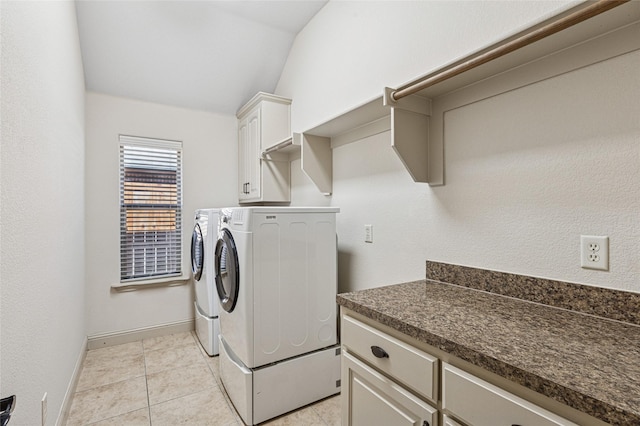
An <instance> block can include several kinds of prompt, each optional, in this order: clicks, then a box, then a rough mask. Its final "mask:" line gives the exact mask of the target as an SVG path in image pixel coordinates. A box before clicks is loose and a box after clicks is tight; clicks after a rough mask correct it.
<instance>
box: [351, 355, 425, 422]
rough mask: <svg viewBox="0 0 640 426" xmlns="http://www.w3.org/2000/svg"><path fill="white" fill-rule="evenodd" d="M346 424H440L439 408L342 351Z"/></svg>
mask: <svg viewBox="0 0 640 426" xmlns="http://www.w3.org/2000/svg"><path fill="white" fill-rule="evenodd" d="M342 386H343V389H342V396H341V398H342V417H343V418H342V424H343V425H344V426H371V425H394V426H438V410H437V409H435V408H433V407H432V406H430V405H429V404H428V403H427V402H425V401H423V400H422V399H420V398H419V397H417V396H416V395H414V394H413V393H411V392H410V391H408V390H406V389H405V388H403V387H402V386H400V385H399V384H397V383H396V382H394V381H393V380H391V379H389V378H388V377H386V376H383V375H382V374H380V373H378V372H377V371H376V370H374V369H373V368H372V367H369V366H368V365H366V364H365V363H363V362H361V361H359V360H358V359H356V358H355V357H353V356H351V355H350V354H349V353H348V352H347V351H346V350H344V348H343V352H342Z"/></svg>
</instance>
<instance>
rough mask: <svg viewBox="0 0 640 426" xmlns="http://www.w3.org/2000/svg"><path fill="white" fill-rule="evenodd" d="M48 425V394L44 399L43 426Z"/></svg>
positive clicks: (45, 394)
mask: <svg viewBox="0 0 640 426" xmlns="http://www.w3.org/2000/svg"><path fill="white" fill-rule="evenodd" d="M46 424H47V393H46V392H45V393H44V396H43V397H42V426H45V425H46Z"/></svg>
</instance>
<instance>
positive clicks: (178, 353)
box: [67, 332, 340, 426]
mask: <svg viewBox="0 0 640 426" xmlns="http://www.w3.org/2000/svg"><path fill="white" fill-rule="evenodd" d="M223 389H224V388H223V386H222V383H221V382H220V377H219V374H218V357H209V356H208V355H207V354H206V352H204V350H203V349H202V347H201V346H200V344H199V343H198V342H197V340H196V337H195V335H194V334H193V333H189V332H187V333H178V334H172V335H169V336H163V337H156V338H152V339H144V340H141V341H138V342H133V343H127V344H124V345H118V346H111V347H107V348H101V349H94V350H91V351H89V352H87V357H86V359H85V361H84V365H83V368H82V372H81V373H80V378H79V380H78V386H77V388H76V393H75V395H74V397H73V401H72V403H71V412H70V414H69V418H68V420H67V426H77V425H91V426H116V425H117V426H129V425H130V426H143V425H144V426H161V425H180V424H182V425H193V426H228V425H234V426H240V425H243V422H242V420H241V419H240V417H239V416H238V415H237V413H236V412H235V409H234V408H233V405H232V404H231V402H230V401H229V399H228V397H227V395H226V394H225V392H224V390H223ZM264 425H269V426H284V425H305V426H339V425H340V401H339V397H338V396H334V397H330V398H327V399H325V400H322V401H319V402H317V403H315V404H312V405H309V406H306V407H303V408H301V409H299V410H297V411H294V412H292V413H289V414H286V415H283V416H281V417H278V418H276V419H273V420H271V421H268V422H266V423H264Z"/></svg>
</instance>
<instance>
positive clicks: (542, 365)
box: [337, 274, 640, 425]
mask: <svg viewBox="0 0 640 426" xmlns="http://www.w3.org/2000/svg"><path fill="white" fill-rule="evenodd" d="M427 275H428V274H427ZM337 301H338V304H340V305H341V306H344V307H345V308H348V309H350V310H352V311H355V312H358V313H360V314H362V315H364V316H366V317H368V318H371V319H373V320H375V321H378V322H380V323H382V324H385V325H387V326H389V327H392V328H394V329H396V330H398V331H400V332H402V333H404V334H406V335H408V336H411V337H413V338H415V339H417V340H419V341H421V342H424V343H427V344H429V345H432V346H434V347H436V348H438V349H441V350H443V351H445V352H448V353H450V354H452V355H454V356H457V357H458V358H461V359H463V360H465V361H468V362H471V363H472V364H475V365H477V366H479V367H482V368H484V369H486V370H488V371H491V372H493V373H496V374H498V375H500V376H502V377H505V378H507V379H509V380H512V381H514V382H516V383H519V384H521V385H523V386H525V387H527V388H529V389H532V390H534V391H536V392H539V393H541V394H543V395H546V396H548V397H550V398H553V399H555V400H557V401H560V402H562V403H564V404H566V405H569V406H571V407H573V408H576V409H578V410H580V411H582V412H585V413H588V414H590V415H592V416H594V417H596V418H599V419H601V420H603V421H605V422H607V423H610V424H614V425H640V326H638V325H635V324H630V323H625V322H621V321H615V320H610V319H605V318H601V317H596V316H594V315H588V314H584V313H579V312H573V311H570V310H566V309H560V308H556V307H551V306H547V305H543V304H540V303H533V302H530V301H524V300H519V299H516V298H513V297H506V296H503V295H498V294H494V293H489V292H487V291H481V290H477V289H472V288H469V287H467V286H460V285H456V284H448V283H442V282H438V281H432V280H422V281H415V282H409V283H403V284H397V285H391V286H387V287H380V288H374V289H368V290H362V291H357V292H353V293H343V294H339V295H338V298H337ZM634 303H635V299H634ZM636 307H637V306H636Z"/></svg>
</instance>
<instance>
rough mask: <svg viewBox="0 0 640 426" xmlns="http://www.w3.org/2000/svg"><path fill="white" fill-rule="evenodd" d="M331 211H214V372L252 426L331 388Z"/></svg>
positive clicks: (336, 373)
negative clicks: (217, 331) (216, 223)
mask: <svg viewBox="0 0 640 426" xmlns="http://www.w3.org/2000/svg"><path fill="white" fill-rule="evenodd" d="M338 211H339V209H337V208H328V207H324V208H298V207H237V208H230V209H223V210H221V213H220V219H221V220H220V230H219V233H218V241H217V243H216V248H215V260H214V265H215V282H216V288H217V291H218V296H219V298H220V303H221V307H222V309H221V310H220V333H221V337H220V341H221V345H220V376H221V379H222V383H223V384H224V386H225V389H226V391H227V393H228V394H229V397H230V399H231V401H232V402H233V404H234V406H235V407H236V410H237V411H238V413H239V414H240V416H241V417H242V419H243V420H244V422H245V423H247V424H256V423H261V422H263V421H266V420H268V419H270V418H273V417H276V416H279V415H281V414H284V413H286V412H288V411H291V410H294V409H296V408H299V407H301V406H304V405H307V404H309V403H312V402H314V401H317V400H319V399H322V398H325V397H327V396H330V395H333V394H336V393H338V392H340V350H339V346H338V345H337V343H338V338H337V306H336V293H337V248H336V231H335V216H336V213H337V212H338Z"/></svg>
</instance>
